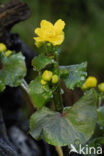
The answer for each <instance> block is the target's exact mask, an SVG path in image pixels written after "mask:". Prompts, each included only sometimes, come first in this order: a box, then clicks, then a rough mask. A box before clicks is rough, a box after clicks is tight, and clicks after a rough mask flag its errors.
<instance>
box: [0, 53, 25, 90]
mask: <svg viewBox="0 0 104 156" xmlns="http://www.w3.org/2000/svg"><path fill="white" fill-rule="evenodd" d="M25 75H26V66H25V61H24V57H23V56H22V54H21V53H18V54H13V55H11V56H9V57H5V58H3V59H2V69H1V70H0V82H1V85H0V87H1V89H2V90H3V89H4V88H5V87H4V85H8V86H11V87H16V86H19V85H20V84H21V82H22V81H23V78H24V76H25Z"/></svg>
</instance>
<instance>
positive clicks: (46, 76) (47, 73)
mask: <svg viewBox="0 0 104 156" xmlns="http://www.w3.org/2000/svg"><path fill="white" fill-rule="evenodd" d="M51 78H52V72H51V71H48V70H45V71H44V72H43V74H42V79H43V80H45V81H50V80H51Z"/></svg>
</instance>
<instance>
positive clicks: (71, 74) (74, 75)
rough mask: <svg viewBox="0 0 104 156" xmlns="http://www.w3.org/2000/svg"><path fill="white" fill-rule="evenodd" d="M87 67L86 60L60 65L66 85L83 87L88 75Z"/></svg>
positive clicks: (68, 86) (70, 87) (72, 87)
mask: <svg viewBox="0 0 104 156" xmlns="http://www.w3.org/2000/svg"><path fill="white" fill-rule="evenodd" d="M86 68H87V63H86V62H84V63H81V64H77V65H70V66H60V74H61V77H62V78H63V80H64V82H65V84H66V87H67V88H69V89H74V87H81V86H82V84H83V83H84V81H85V78H86V76H87V73H86Z"/></svg>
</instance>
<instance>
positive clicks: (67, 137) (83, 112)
mask: <svg viewBox="0 0 104 156" xmlns="http://www.w3.org/2000/svg"><path fill="white" fill-rule="evenodd" d="M96 102H97V98H96V92H95V91H94V90H90V91H88V92H87V93H86V95H84V96H83V97H82V98H81V99H80V100H79V101H78V102H76V103H75V104H74V105H73V106H72V107H71V108H67V109H65V111H64V112H63V113H62V114H60V113H58V112H54V111H51V110H49V109H48V108H45V107H44V108H42V109H41V110H39V111H37V112H36V113H34V114H33V115H32V116H31V119H30V134H31V135H32V136H33V138H35V139H36V140H38V139H44V140H45V141H46V142H48V143H49V144H52V145H59V146H66V145H69V144H75V141H76V140H79V142H80V143H82V144H84V143H85V142H86V141H88V140H89V138H90V137H91V135H92V134H93V131H94V127H95V124H96V118H97V114H96ZM79 110H80V111H79Z"/></svg>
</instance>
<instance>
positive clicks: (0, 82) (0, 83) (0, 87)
mask: <svg viewBox="0 0 104 156" xmlns="http://www.w3.org/2000/svg"><path fill="white" fill-rule="evenodd" d="M4 89H5V84H4V83H3V82H2V81H0V92H2V91H3V90H4Z"/></svg>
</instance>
